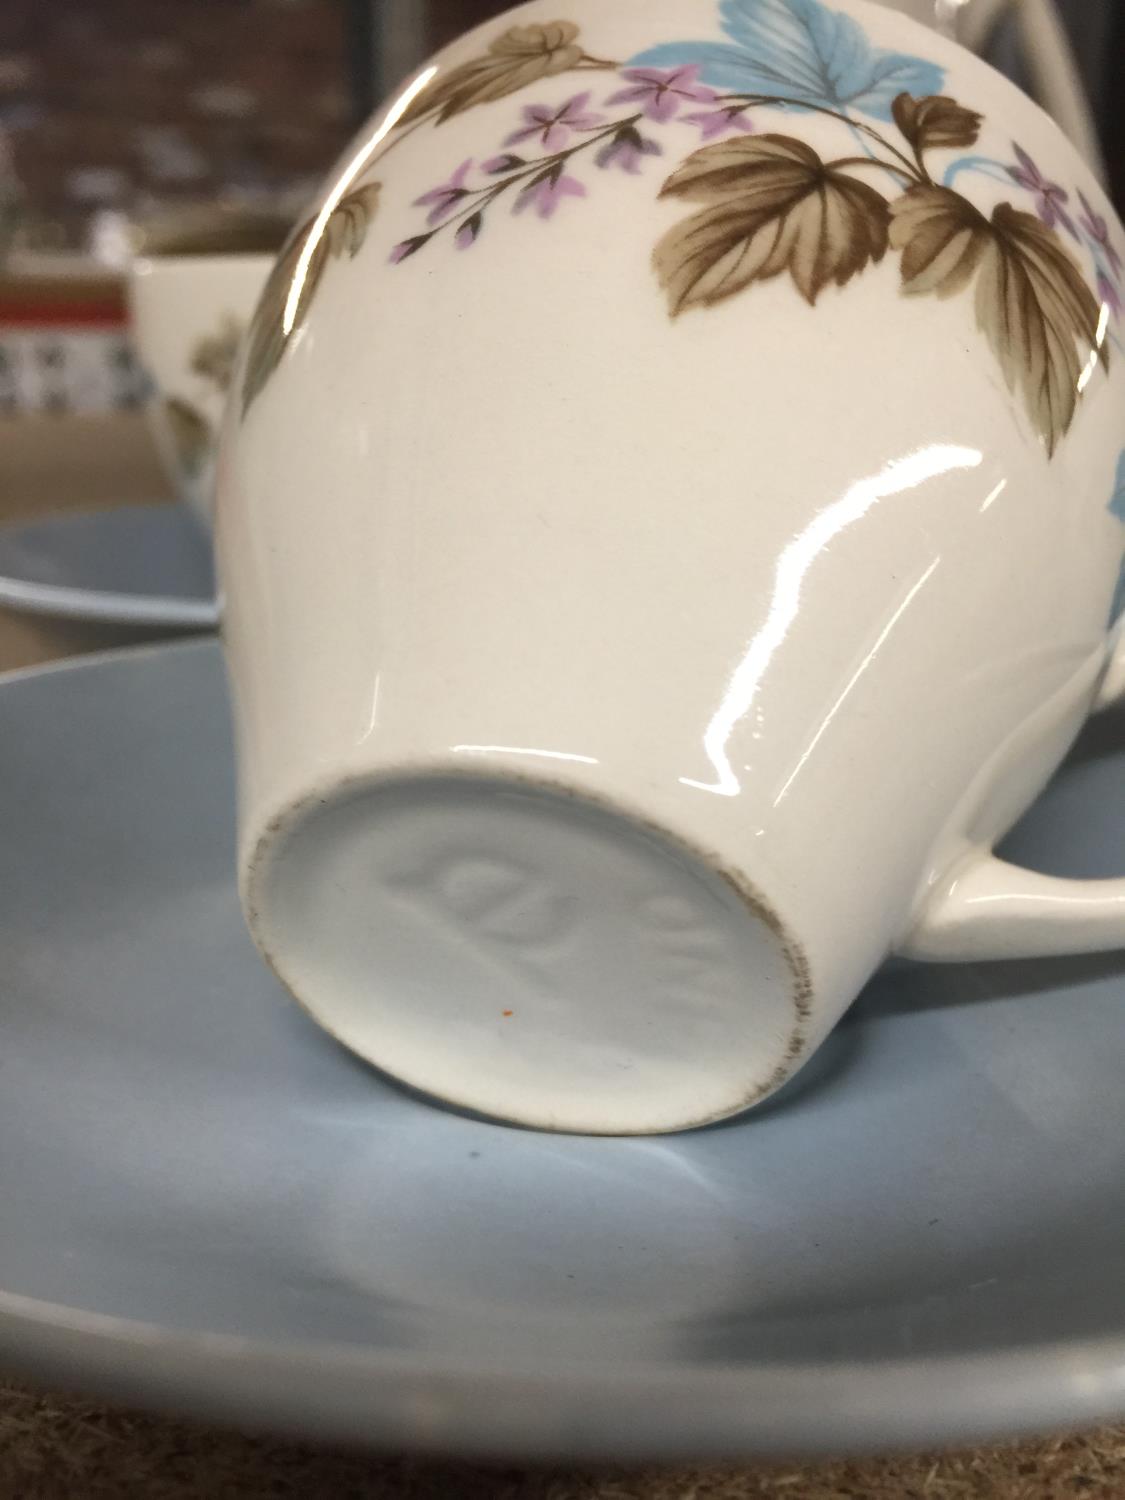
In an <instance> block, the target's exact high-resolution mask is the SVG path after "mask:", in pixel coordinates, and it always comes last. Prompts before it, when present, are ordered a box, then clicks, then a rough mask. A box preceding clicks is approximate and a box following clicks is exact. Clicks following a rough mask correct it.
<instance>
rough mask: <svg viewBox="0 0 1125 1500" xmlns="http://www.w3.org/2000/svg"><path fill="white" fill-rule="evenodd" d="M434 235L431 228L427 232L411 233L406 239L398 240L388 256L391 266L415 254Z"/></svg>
mask: <svg viewBox="0 0 1125 1500" xmlns="http://www.w3.org/2000/svg"><path fill="white" fill-rule="evenodd" d="M433 237H434V231H433V230H432V229H431V230H430V232H429V234H413V235H411V236H410V238H409V239H408V240H400V241H399V242H398V244H397V245H396V246H395V247H394V249H393V250H392V251H391V253H390V256H389V257H388V258H389V260H390V262H391V265H392V266H397V265H398V263H399V261H400V260H408V259H409V258H410V256H412V255H417V254H418V251H419V250H421V248H422V246H423V245H425V244H428V243H429V241H430V240H432V239H433Z"/></svg>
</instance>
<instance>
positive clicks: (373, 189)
mask: <svg viewBox="0 0 1125 1500" xmlns="http://www.w3.org/2000/svg"><path fill="white" fill-rule="evenodd" d="M378 202H379V183H377V182H369V183H367V184H366V185H365V186H364V187H360V188H354V189H353V190H352V191H351V192H350V193H345V194H344V196H343V197H342V198H341V199H340V201H339V203H338V204H337V205H336V207H335V209H333V211H332V213H331V214H330V215H329V218H328V222H327V223H326V224H325V226H324V232H323V233H322V234H321V236H320V238H319V240H318V241H317V243H316V245H315V246H314V248H313V252H312V254H311V255H310V257H309V262H308V269H307V271H306V273H305V279H304V282H303V283H302V286H301V290H300V293H299V295H298V298H297V305H296V307H295V309H294V316H293V326H292V328H291V329H290V330H289V331H288V333H287V332H286V331H285V326H284V323H285V308H286V304H287V303H288V300H289V294H290V290H291V289H292V286H293V277H294V276H295V275H296V273H297V268H298V265H299V264H300V261H301V257H302V255H303V252H304V249H305V245H306V242H307V241H308V237H309V235H310V234H311V233H312V230H313V227H314V225H315V223H316V220H315V219H310V220H309V221H308V223H306V224H302V225H301V227H300V228H299V229H297V230H296V231H295V232H294V234H293V237H292V239H291V240H290V242H289V244H288V245H287V246H286V247H285V249H284V250H282V252H281V254H280V256H278V259H277V263H276V264H275V266H274V268H273V270H272V271H271V272H270V275H269V279H268V281H267V282H266V285H265V288H264V290H263V291H262V295H261V297H260V298H259V300H258V306H257V309H256V310H255V313H254V317H253V319H252V320H251V323H250V332H249V337H248V340H247V350H246V369H245V373H244V375H243V378H242V412H243V415H244V416H245V414H246V412H247V410H248V409H249V407H250V403H251V402H252V401H253V400H254V398H255V396H257V395H258V394H259V393H260V392H261V390H262V388H263V386H264V385H265V383H266V381H267V380H268V379H269V378H270V376H271V375H272V374H273V372H274V370H276V369H277V366H278V364H279V362H280V360H281V356H282V355H283V354H284V353H285V349H286V346H287V345H288V343H289V340H290V339H291V338H292V336H293V334H294V333H296V331H297V330H298V328H300V327H301V324H302V323H303V322H304V320H305V317H306V316H307V314H308V310H309V307H310V306H311V304H312V299H313V296H314V294H315V292H316V289H317V287H318V285H319V284H320V278H321V277H322V276H323V274H324V268H325V266H326V265H327V264H328V261H329V259H330V258H331V259H339V257H340V256H341V255H343V254H344V253H345V251H346V252H347V254H348V255H349V256H354V255H355V254H356V253H357V251H358V250H359V248H360V246H361V245H362V244H363V241H364V239H365V237H366V235H367V229H368V226H369V225H370V223H371V220H372V218H373V217H374V215H375V209H376V206H377V205H378Z"/></svg>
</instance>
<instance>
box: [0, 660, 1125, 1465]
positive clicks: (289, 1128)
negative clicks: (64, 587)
mask: <svg viewBox="0 0 1125 1500" xmlns="http://www.w3.org/2000/svg"><path fill="white" fill-rule="evenodd" d="M60 724H66V725H67V726H68V732H67V733H66V734H60V733H59V732H58V731H59V725H60ZM92 767H96V768H97V774H96V775H92V774H91V768H92ZM1123 788H1125V724H1123V723H1122V721H1121V720H1120V719H1118V720H1116V722H1114V721H1112V720H1108V719H1107V720H1103V721H1101V722H1100V723H1099V724H1098V726H1097V727H1096V730H1095V731H1094V732H1093V733H1092V734H1091V735H1090V736H1089V737H1088V738H1087V740H1086V742H1085V745H1084V747H1083V751H1082V754H1081V755H1080V756H1079V757H1078V758H1076V759H1075V761H1074V762H1073V763H1072V765H1071V766H1070V767H1069V768H1068V769H1067V770H1066V771H1065V773H1064V774H1063V775H1062V776H1061V777H1060V778H1059V779H1058V781H1057V782H1056V783H1055V785H1054V786H1053V787H1052V788H1051V790H1050V791H1049V793H1048V794H1047V797H1046V798H1045V799H1044V801H1043V802H1042V803H1040V805H1039V806H1038V807H1036V809H1035V810H1034V811H1033V813H1032V814H1031V816H1030V818H1029V820H1028V822H1027V823H1026V825H1025V826H1024V827H1023V828H1022V829H1021V830H1020V831H1019V833H1018V834H1017V835H1016V836H1015V838H1014V840H1013V841H1012V843H1011V844H1010V846H1009V848H1008V852H1009V853H1010V854H1011V856H1012V857H1013V858H1016V859H1019V860H1021V861H1024V862H1026V863H1028V864H1031V865H1034V866H1035V867H1037V868H1040V869H1044V870H1049V871H1051V872H1052V873H1054V874H1056V875H1060V876H1063V875H1070V876H1099V875H1109V874H1112V873H1114V872H1115V871H1117V870H1119V869H1120V861H1121V850H1122V848H1123V847H1125V796H1123ZM233 810H234V765H233V759H232V755H231V746H230V730H229V723H228V717H227V706H226V695H225V690H224V683H223V672H222V663H221V660H220V656H219V648H218V646H217V644H216V643H214V642H213V641H211V642H201V643H193V644H189V645H183V646H176V647H174V648H160V649H157V650H151V651H143V652H137V653H130V654H129V655H127V656H122V657H118V658H116V659H111V660H106V661H103V662H101V663H97V664H94V665H91V666H80V667H72V668H67V669H63V670H57V671H53V672H47V673H40V674H32V675H29V676H25V677H23V678H20V679H15V680H9V681H7V682H4V683H3V684H0V826H2V827H3V829H4V834H5V836H4V839H3V841H2V842H0V948H2V950H3V953H4V956H5V963H4V971H3V979H2V983H0V1047H2V1055H3V1058H4V1067H3V1069H2V1074H0V1076H2V1084H0V1182H2V1183H3V1191H4V1213H3V1214H2V1215H0V1353H2V1356H3V1360H4V1365H5V1368H6V1369H7V1370H9V1371H11V1372H12V1373H15V1372H16V1371H17V1370H27V1371H28V1372H29V1373H34V1374H36V1375H37V1376H38V1377H39V1378H41V1379H44V1380H50V1381H52V1382H58V1383H60V1384H66V1385H68V1386H74V1385H78V1386H81V1387H83V1388H86V1387H88V1388H90V1389H91V1390H94V1389H97V1390H101V1391H105V1392H115V1393H116V1394H117V1395H118V1396H120V1397H122V1398H128V1399H129V1400H139V1401H144V1402H152V1403H157V1404H161V1405H167V1406H170V1407H173V1408H175V1409H177V1410H185V1411H186V1410H192V1411H207V1412H210V1413H213V1414H214V1415H216V1416H221V1417H222V1418H223V1419H224V1420H225V1421H227V1422H233V1423H237V1424H240V1425H242V1424H246V1425H259V1424H267V1425H270V1426H274V1427H278V1428H284V1429H287V1430H292V1431H301V1432H308V1433H315V1434H317V1435H319V1436H321V1437H344V1438H346V1439H348V1440H349V1441H355V1442H360V1443H373V1444H377V1445H380V1446H387V1445H389V1446H392V1447H394V1448H395V1449H400V1450H401V1449H403V1448H419V1449H441V1450H448V1449H455V1450H458V1451H465V1452H470V1451H471V1452H478V1453H488V1454H491V1455H493V1456H496V1455H503V1454H505V1453H508V1452H511V1453H522V1454H539V1455H543V1456H559V1457H569V1458H574V1457H578V1456H580V1455H590V1454H597V1455H600V1456H620V1457H630V1458H637V1459H655V1458H659V1457H665V1456H673V1455H679V1456H687V1455H693V1454H702V1455H707V1456H714V1455H718V1454H747V1455H748V1454H755V1453H763V1452H767V1453H768V1452H774V1453H776V1452H778V1451H779V1450H784V1451H785V1453H786V1455H787V1456H792V1455H794V1454H796V1453H802V1452H805V1453H812V1452H819V1451H824V1450H834V1451H840V1450H844V1449H862V1450H865V1451H868V1452H870V1451H872V1450H873V1449H875V1448H879V1447H884V1446H892V1445H896V1444H904V1445H905V1444H910V1445H912V1446H915V1447H917V1448H919V1449H922V1448H923V1447H929V1446H931V1445H935V1444H938V1443H943V1444H944V1443H947V1442H949V1443H952V1442H955V1441H956V1442H963V1441H967V1440H969V1439H971V1438H974V1437H980V1438H983V1437H986V1436H987V1437H994V1436H997V1435H1000V1434H1003V1433H1006V1432H1008V1431H1012V1430H1017V1429H1018V1430H1038V1431H1046V1430H1053V1429H1055V1428H1061V1427H1062V1426H1063V1425H1065V1424H1067V1423H1069V1422H1089V1423H1091V1424H1092V1423H1093V1422H1095V1421H1098V1420H1102V1419H1105V1420H1109V1419H1111V1418H1115V1419H1116V1418H1119V1417H1120V1415H1121V1413H1122V1412H1123V1411H1125V1267H1123V1264H1122V1245H1121V1223H1122V1217H1123V1215H1125V1096H1123V1094H1122V1090H1121V1087H1120V1080H1121V1076H1122V1072H1123V1070H1125V1028H1123V1027H1122V1025H1121V1013H1122V1003H1123V1001H1125V960H1123V959H1122V958H1121V956H1116V957H1103V958H1097V959H1089V958H1087V959H1078V960H1068V961H1053V962H1048V963H1038V964H1000V965H996V964H993V965H964V966H950V967H944V968H922V967H915V968H903V969H900V970H898V971H897V972H887V973H885V974H883V975H882V976H880V978H879V979H878V980H877V981H876V983H875V984H874V985H873V986H872V987H871V989H870V990H869V991H868V992H867V994H866V996H865V997H864V998H863V1000H862V1001H861V1002H860V1004H859V1005H858V1007H856V1009H855V1011H854V1012H853V1013H852V1015H850V1016H849V1018H848V1019H847V1020H846V1021H845V1022H844V1024H843V1025H842V1026H841V1027H840V1028H839V1030H838V1031H837V1032H836V1033H835V1035H834V1036H833V1038H832V1040H831V1042H830V1043H829V1044H828V1046H827V1047H826V1048H825V1049H823V1051H822V1052H821V1054H820V1056H819V1057H818V1058H817V1059H816V1060H815V1061H814V1062H813V1063H812V1064H810V1067H809V1069H808V1070H807V1071H806V1073H805V1074H804V1075H803V1076H802V1078H801V1079H800V1080H798V1081H797V1082H796V1083H794V1084H793V1085H792V1086H791V1087H790V1089H789V1090H788V1091H787V1092H786V1093H785V1094H784V1095H781V1096H779V1097H778V1098H777V1100H776V1101H775V1102H774V1103H773V1104H772V1105H770V1106H768V1107H767V1108H765V1109H763V1110H761V1111H757V1112H755V1113H754V1114H752V1115H749V1116H747V1117H745V1118H743V1119H741V1120H739V1121H737V1122H735V1123H732V1124H729V1125H726V1126H723V1127H721V1128H713V1129H711V1130H707V1131H699V1132H694V1133H692V1134H689V1135H682V1136H679V1137H675V1138H669V1139H667V1140H660V1141H651V1140H649V1141H638V1140H628V1141H625V1140H590V1139H576V1138H566V1137H559V1136H548V1135H544V1134H541V1133H536V1132H529V1131H520V1130H514V1129H511V1128H506V1127H500V1126H495V1125H491V1124H488V1123H486V1122H483V1121H480V1120H473V1119H469V1118H466V1117H464V1116H461V1115H457V1114H454V1113H450V1112H446V1111H444V1110H441V1109H438V1108H435V1107H434V1106H433V1105H432V1104H430V1103H428V1102H426V1101H423V1100H421V1099H418V1098H416V1097H412V1096H410V1095H409V1094H407V1093H405V1092H403V1091H401V1090H399V1089H397V1088H395V1087H394V1086H393V1085H391V1084H390V1083H388V1082H387V1081H386V1080H384V1079H382V1078H380V1077H379V1076H378V1075H376V1074H374V1073H372V1072H371V1071H370V1070H368V1069H366V1068H364V1067H363V1066H361V1065H360V1064H359V1063H358V1062H357V1061H356V1060H355V1059H354V1058H353V1057H352V1056H351V1055H350V1054H349V1053H348V1052H346V1051H345V1050H344V1049H343V1048H341V1047H338V1046H336V1045H335V1044H334V1043H333V1042H332V1041H331V1040H330V1039H329V1038H328V1037H327V1036H325V1035H324V1034H323V1032H321V1031H320V1030H318V1029H317V1028H316V1027H314V1026H312V1025H311V1024H310V1023H309V1022H308V1021H307V1020H306V1018H305V1017H304V1016H303V1015H302V1013H301V1011H300V1010H299V1009H298V1008H297V1007H296V1006H294V1005H292V1004H291V1003H289V1002H288V1001H287V1000H286V998H285V996H284V995H283V994H282V993H281V992H280V990H279V988H278V986H277V985H276V984H275V983H274V982H273V981H272V980H271V979H270V977H269V975H268V974H267V972H266V970H265V969H264V967H263V966H262V965H261V964H260V962H259V961H258V959H257V956H256V955H255V953H254V950H253V947H252V946H251V944H250V941H249V939H248V938H247V936H246V933H245V930H244V927H243V923H242V919H241V915H240V913H239V910H238V898H237V893H236V890H235V885H234V878H233V856H234V848H233V837H232V828H233V824H232V818H233Z"/></svg>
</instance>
